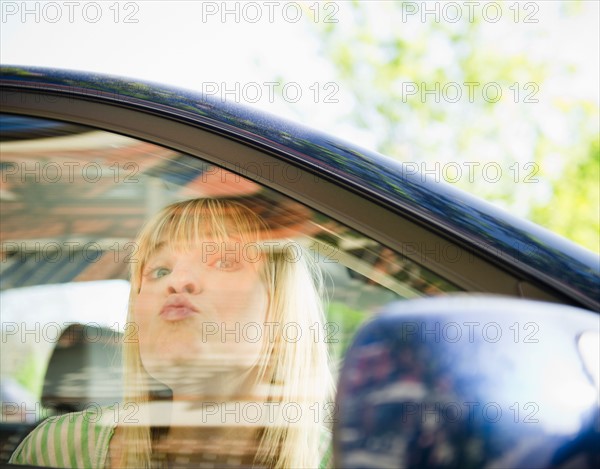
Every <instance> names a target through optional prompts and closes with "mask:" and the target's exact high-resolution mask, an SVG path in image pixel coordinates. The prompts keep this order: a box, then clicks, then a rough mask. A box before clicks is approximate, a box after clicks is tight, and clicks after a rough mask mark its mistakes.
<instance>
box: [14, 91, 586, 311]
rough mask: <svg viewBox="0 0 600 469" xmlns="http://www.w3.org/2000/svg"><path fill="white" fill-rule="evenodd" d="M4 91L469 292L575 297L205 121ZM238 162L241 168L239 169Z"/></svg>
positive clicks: (25, 110)
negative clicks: (273, 202)
mask: <svg viewBox="0 0 600 469" xmlns="http://www.w3.org/2000/svg"><path fill="white" fill-rule="evenodd" d="M2 92H3V95H2V103H3V108H2V112H4V113H8V114H18V115H25V116H31V117H39V118H46V119H55V120H59V121H64V122H70V123H75V124H81V125H87V126H90V127H94V128H97V129H100V130H105V131H108V132H113V133H116V134H121V135H125V136H127V137H132V138H137V139H139V140H142V141H145V142H149V143H152V144H156V145H161V146H163V147H166V148H169V149H172V150H174V151H178V152H182V153H186V154H188V155H190V156H194V157H197V158H200V159H202V160H203V161H206V162H209V163H212V164H215V165H217V166H220V167H222V168H224V169H227V170H228V171H231V172H233V173H236V174H240V175H241V176H243V177H246V178H248V179H250V180H252V181H255V182H257V183H259V184H262V185H264V186H265V187H268V188H269V189H272V190H275V191H277V192H279V193H281V194H283V195H285V196H287V197H290V198H292V199H294V200H296V201H298V202H300V203H303V204H305V205H307V206H309V207H310V208H312V209H315V210H317V211H319V212H321V213H323V214H325V215H327V216H329V217H331V218H332V219H334V220H337V221H339V222H340V223H342V224H344V225H347V226H349V227H350V228H352V229H354V230H356V231H358V232H361V233H363V234H364V235H365V236H368V237H370V238H372V239H373V240H375V241H377V242H379V243H381V244H382V245H384V246H386V247H389V248H390V249H392V250H394V251H396V252H398V253H401V254H402V255H404V256H405V257H407V258H408V259H410V260H412V261H414V262H415V263H417V264H419V265H421V266H423V267H425V268H426V269H429V270H431V271H432V272H434V273H435V274H437V275H439V276H440V277H442V278H444V279H446V280H448V281H449V282H451V283H453V284H455V285H456V286H458V287H459V288H461V289H463V290H465V291H467V292H483V293H492V294H500V295H509V296H515V297H524V298H531V299H538V300H545V301H551V302H560V303H567V304H573V303H574V300H573V299H571V298H569V297H567V296H565V295H564V294H562V293H559V292H557V291H556V290H555V289H553V288H552V287H550V286H549V285H546V284H544V283H542V282H541V281H540V279H537V278H534V277H533V276H529V275H527V274H525V273H524V272H521V271H517V270H516V269H514V268H511V267H510V266H509V265H508V264H506V263H505V264H503V265H500V263H501V261H502V259H498V258H494V257H492V256H490V255H488V256H485V255H484V254H483V253H482V252H481V250H477V249H475V246H468V244H467V243H466V242H465V241H464V240H461V239H459V238H458V236H457V237H456V238H454V239H453V238H452V237H451V236H452V233H447V232H444V233H442V232H441V230H439V229H438V228H436V227H434V226H428V225H426V224H425V223H423V221H417V220H415V219H413V218H411V217H410V216H409V215H407V214H404V213H397V212H395V211H393V210H391V209H389V208H388V207H383V206H381V205H378V204H377V203H376V201H374V200H373V199H372V198H371V197H369V195H368V194H358V193H356V192H355V191H353V190H349V189H348V188H347V187H344V186H343V185H342V183H343V181H339V180H338V181H335V182H334V181H332V180H330V179H325V174H319V175H317V174H315V173H314V172H312V171H310V170H309V169H308V168H306V167H302V166H300V165H293V166H294V167H295V171H296V173H297V174H299V175H300V177H299V180H300V181H301V184H299V183H293V182H290V181H288V180H286V178H285V176H284V174H283V173H282V172H277V171H274V172H272V173H271V174H269V177H264V175H263V174H262V172H260V171H256V170H255V168H256V169H258V168H261V167H262V168H268V167H271V166H272V165H282V164H284V165H292V163H290V162H289V161H284V160H283V159H282V158H280V157H279V158H278V155H277V154H276V153H275V152H274V151H267V150H265V149H263V148H258V146H252V145H250V144H248V143H247V142H241V141H240V140H239V139H235V138H234V137H232V136H231V135H225V134H224V133H223V132H219V131H217V130H215V129H211V128H210V127H209V126H208V125H206V126H204V127H201V126H200V124H199V123H197V122H195V123H191V122H186V121H184V119H183V118H181V117H179V116H172V115H168V113H167V112H165V114H164V115H161V114H158V113H156V112H152V111H150V110H148V111H145V110H142V109H134V108H132V107H130V106H127V105H126V104H127V103H124V102H118V101H116V102H109V101H107V100H103V101H100V100H98V99H97V98H93V97H89V96H78V95H75V94H71V95H66V96H65V95H60V94H56V93H53V92H51V91H45V90H40V89H35V90H29V89H7V90H2ZM240 168H244V172H243V173H240V171H239V170H240ZM349 207H351V209H349ZM398 233H402V236H398V235H397V234H398ZM407 240H418V243H414V244H413V245H411V249H410V251H409V250H407V249H406V244H405V243H406V241H407ZM447 245H450V246H451V247H452V248H453V249H454V250H456V253H457V257H458V258H459V259H469V261H468V262H453V261H452V259H450V258H448V257H446V256H443V255H442V256H440V255H435V256H432V255H430V254H431V253H430V252H429V253H428V251H427V249H428V248H431V247H432V246H447Z"/></svg>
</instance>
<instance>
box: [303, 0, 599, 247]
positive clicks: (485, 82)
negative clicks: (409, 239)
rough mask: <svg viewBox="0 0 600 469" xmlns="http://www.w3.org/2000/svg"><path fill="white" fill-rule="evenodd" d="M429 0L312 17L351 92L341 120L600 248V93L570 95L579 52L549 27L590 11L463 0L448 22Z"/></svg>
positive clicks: (440, 174)
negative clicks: (562, 44)
mask: <svg viewBox="0 0 600 469" xmlns="http://www.w3.org/2000/svg"><path fill="white" fill-rule="evenodd" d="M426 3H427V8H429V10H430V11H434V12H435V8H436V7H435V6H433V5H434V2H366V1H365V2H358V1H354V2H351V3H347V2H345V3H341V4H339V5H340V12H339V14H338V18H339V20H338V22H337V23H323V22H321V23H311V24H312V25H313V27H314V28H315V30H316V31H317V34H318V35H319V36H320V38H321V47H322V50H321V53H322V54H323V55H324V56H325V57H327V58H328V59H329V60H331V61H332V62H333V63H334V64H335V66H336V70H337V74H338V79H339V83H340V86H341V87H342V88H344V89H345V90H346V99H351V100H352V105H353V107H352V108H353V112H351V113H350V115H347V116H346V117H345V118H346V119H350V120H351V121H352V124H353V125H354V126H358V127H361V128H364V129H369V131H370V132H371V133H373V134H374V135H375V137H376V141H377V150H378V151H380V152H382V153H384V154H386V155H389V156H392V157H395V158H398V159H399V160H401V161H404V162H411V163H415V164H416V165H417V166H418V167H419V168H420V169H422V170H426V171H428V172H426V173H425V174H423V176H422V177H423V178H427V179H429V180H433V179H436V178H437V179H439V180H446V181H447V182H450V183H453V184H455V185H456V186H458V187H460V188H462V189H464V190H467V191H470V192H473V193H475V194H477V195H479V196H482V197H484V198H486V199H488V200H490V201H492V202H494V203H496V204H498V205H500V206H503V207H504V208H506V209H508V210H510V211H511V212H513V213H516V214H518V215H520V216H524V217H528V218H530V219H531V220H533V221H535V222H537V223H539V224H541V225H544V226H546V227H548V228H550V229H552V230H554V231H556V232H558V233H560V234H562V235H563V236H566V237H568V238H570V239H572V240H574V241H575V242H578V243H580V244H582V245H584V246H585V247H587V248H588V249H591V250H594V251H596V252H600V241H599V236H600V233H599V226H600V221H599V218H600V208H599V197H600V196H599V192H598V190H599V189H598V186H599V165H600V162H599V155H598V150H599V146H598V134H599V124H598V122H599V111H598V104H597V98H594V96H583V97H581V96H580V95H578V93H577V90H576V89H575V87H576V85H575V79H576V78H577V77H578V76H579V75H578V73H579V70H578V66H579V62H577V61H575V60H571V57H570V56H565V54H562V55H561V54H557V53H556V52H555V51H554V50H553V47H554V46H555V45H556V41H557V40H560V38H561V36H560V34H569V31H565V32H560V33H559V34H556V28H557V27H558V28H560V27H561V25H562V26H564V25H566V24H570V25H575V26H576V27H577V25H578V22H581V21H584V22H585V21H586V18H587V17H588V16H589V14H590V13H589V11H588V10H587V9H586V4H585V2H573V1H571V2H545V3H539V2H526V3H516V2H510V3H509V2H507V3H502V2H500V3H496V5H499V7H501V9H502V10H501V19H500V20H499V21H497V22H493V21H491V20H490V18H491V14H490V13H489V12H488V15H487V16H486V15H484V14H483V12H482V10H474V14H473V15H469V14H467V13H468V12H467V11H466V7H464V6H463V7H462V8H463V11H461V17H460V19H459V20H457V21H451V20H453V19H454V18H456V14H455V12H456V10H453V11H451V10H449V9H448V10H445V7H444V5H445V4H444V3H443V2H435V4H437V8H438V13H437V14H436V13H430V14H429V15H426V16H425V17H422V16H421V12H420V11H419V9H423V8H425V4H426ZM455 3H456V2H455ZM463 3H464V2H463ZM485 3H486V2H483V3H482V5H484V6H485ZM458 5H462V4H461V3H460V2H459V3H458ZM500 5H501V6H500ZM587 6H589V5H587ZM415 8H416V9H417V13H412V12H414V11H415ZM480 8H481V7H480ZM593 11H594V10H593ZM444 12H445V13H444ZM409 13H410V14H409ZM592 14H593V13H592ZM527 20H529V21H533V22H528V21H527ZM535 20H537V21H535ZM596 21H597V19H596ZM557 38H558V39H557ZM552 41H554V42H552ZM584 46H585V44H582V47H584Z"/></svg>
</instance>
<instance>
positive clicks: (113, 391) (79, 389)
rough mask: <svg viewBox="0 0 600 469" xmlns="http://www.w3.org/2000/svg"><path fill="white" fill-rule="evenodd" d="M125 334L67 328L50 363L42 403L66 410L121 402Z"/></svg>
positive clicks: (103, 329)
mask: <svg viewBox="0 0 600 469" xmlns="http://www.w3.org/2000/svg"><path fill="white" fill-rule="evenodd" d="M121 337H122V334H121V333H119V332H115V331H113V330H112V329H109V328H106V327H99V326H91V325H82V324H72V325H70V326H69V327H67V329H65V330H64V332H63V333H62V334H61V336H60V338H59V339H58V342H57V343H56V346H55V348H54V351H53V353H52V357H51V358H50V362H49V364H48V369H47V371H46V377H45V380H44V388H43V391H42V405H43V406H44V407H46V408H52V409H54V410H55V411H57V412H59V413H63V412H74V411H79V410H84V409H86V408H89V407H90V406H104V405H111V404H114V403H115V402H119V401H121V399H122V390H123V385H122V384H123V380H122V370H121V341H122V338H121Z"/></svg>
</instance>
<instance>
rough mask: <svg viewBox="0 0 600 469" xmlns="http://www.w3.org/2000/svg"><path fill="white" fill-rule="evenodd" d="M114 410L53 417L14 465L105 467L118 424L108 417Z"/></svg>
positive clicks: (30, 439)
mask: <svg viewBox="0 0 600 469" xmlns="http://www.w3.org/2000/svg"><path fill="white" fill-rule="evenodd" d="M109 411H110V408H101V407H98V408H96V409H94V411H90V410H84V411H81V412H73V413H69V414H64V415H59V416H53V417H49V418H47V419H46V420H44V421H43V422H42V423H40V424H39V425H38V426H37V427H36V428H35V429H34V430H33V431H32V432H31V433H30V434H29V435H27V437H25V439H24V440H23V441H22V442H21V444H20V445H19V446H18V447H17V449H16V450H15V451H14V453H13V454H12V456H11V458H10V461H9V462H10V463H13V464H32V465H35V466H48V467H66V468H69V467H73V468H78V467H90V468H102V467H104V464H105V462H106V456H107V453H108V446H109V443H110V439H111V437H112V435H113V433H114V429H115V426H116V423H117V422H116V421H115V422H113V421H112V419H110V418H107V415H106V414H107V412H109Z"/></svg>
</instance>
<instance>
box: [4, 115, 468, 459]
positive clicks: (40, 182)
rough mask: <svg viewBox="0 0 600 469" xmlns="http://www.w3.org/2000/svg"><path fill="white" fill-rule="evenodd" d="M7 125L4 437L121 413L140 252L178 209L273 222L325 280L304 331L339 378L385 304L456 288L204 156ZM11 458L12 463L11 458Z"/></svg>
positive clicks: (13, 120)
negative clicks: (150, 225) (231, 208)
mask: <svg viewBox="0 0 600 469" xmlns="http://www.w3.org/2000/svg"><path fill="white" fill-rule="evenodd" d="M1 124H2V141H1V148H0V150H1V151H0V154H1V156H0V169H1V182H0V184H1V185H0V195H1V197H0V211H1V215H2V223H1V225H0V226H1V227H0V233H1V243H2V259H1V262H0V274H1V276H0V290H1V293H0V295H1V308H2V315H1V318H2V344H1V345H2V350H1V354H0V356H1V360H2V367H1V371H2V396H1V399H2V424H3V425H4V427H5V428H8V427H6V426H7V425H11V424H18V425H22V426H25V427H27V428H29V429H31V428H32V427H33V426H35V424H36V422H38V421H39V420H40V419H42V418H44V417H47V416H48V415H53V414H60V413H64V412H72V411H78V410H84V409H90V408H96V407H104V406H111V405H115V406H116V405H118V401H119V400H120V399H121V394H122V387H123V383H122V376H121V375H120V372H119V369H120V367H121V358H120V356H121V355H120V347H121V344H122V342H123V340H126V339H127V336H128V334H129V333H130V331H129V330H128V324H127V321H126V315H127V307H128V295H129V281H130V277H129V269H130V267H131V262H132V260H133V259H135V256H136V254H137V252H136V251H137V249H138V246H137V245H136V243H135V242H134V241H135V239H136V235H137V233H138V232H139V231H140V228H141V227H142V225H143V224H144V222H145V221H147V220H148V219H149V218H150V217H151V216H153V215H154V214H156V213H157V212H158V211H159V210H160V209H162V208H163V207H165V206H166V205H168V204H171V203H174V202H177V201H183V200H187V199H195V198H208V199H217V200H228V201H231V200H233V201H237V202H241V203H243V204H244V205H245V206H247V207H250V208H251V209H252V210H253V211H254V212H255V213H257V214H258V215H259V217H260V218H261V219H262V220H263V221H264V222H265V223H266V224H267V225H268V227H269V233H270V235H269V236H270V239H268V240H266V244H268V243H269V242H271V243H273V245H274V246H275V245H277V246H278V247H277V249H282V246H283V248H285V249H286V251H285V252H286V253H287V254H286V255H287V256H294V255H305V256H310V261H311V263H314V264H315V265H316V266H317V267H318V269H319V270H320V272H321V274H322V278H323V288H322V291H321V297H322V301H323V303H324V312H325V321H324V323H323V324H319V325H317V324H315V327H313V328H309V330H307V331H304V332H305V334H310V336H311V337H310V338H311V340H313V341H315V342H322V343H325V344H327V347H328V349H329V353H330V355H331V368H332V370H333V372H334V376H335V373H336V371H337V368H338V367H339V365H340V363H341V360H342V359H343V355H344V351H345V350H346V348H347V346H348V344H349V341H350V340H351V338H352V336H353V334H354V333H355V331H356V330H357V328H358V326H359V325H360V324H361V323H363V322H364V321H366V320H367V319H368V318H369V317H371V316H372V315H373V314H376V313H377V311H378V309H379V308H380V307H382V306H383V305H385V304H387V303H389V302H391V301H394V300H398V299H408V298H415V297H420V296H427V295H438V294H443V293H446V292H452V291H456V290H457V287H455V286H454V285H453V284H451V283H450V282H448V281H446V280H445V279H443V278H441V277H440V276H438V275H436V274H435V273H433V272H431V271H430V270H428V269H426V268H424V267H422V266H420V265H418V264H416V263H415V262H413V261H411V260H409V259H407V258H406V257H403V256H402V255H400V254H399V253H396V252H394V251H392V250H391V249H389V248H387V247H385V246H382V245H381V244H379V243H378V242H376V241H374V240H372V239H370V238H369V237H367V236H364V235H362V234H361V233H360V232H358V231H356V230H353V229H351V228H349V227H347V226H344V225H343V224H341V223H339V222H337V221H336V220H334V219H332V218H330V217H328V216H325V215H323V214H322V213H319V212H317V211H315V210H313V209H311V208H310V207H307V206H305V205H302V204H300V203H298V202H296V201H294V200H292V199H290V198H288V197H286V196H284V195H282V194H280V193H277V192H275V191H273V190H271V189H268V188H267V187H264V186H262V185H260V184H258V183H256V182H254V181H251V180H249V179H246V178H244V177H242V176H241V175H238V174H235V173H233V172H230V171H228V170H225V169H222V168H220V167H218V166H216V165H213V164H210V163H208V162H205V161H203V160H201V159H198V158H195V157H191V156H188V155H185V154H181V153H179V152H176V151H173V150H171V149H168V148H164V147H161V146H157V145H154V144H151V143H147V142H143V141H139V140H136V139H132V138H129V137H125V136H122V135H118V134H114V133H109V132H105V131H102V130H97V129H92V128H88V127H84V126H79V125H74V124H68V123H63V122H58V121H52V120H45V119H38V118H31V117H23V116H13V115H1ZM407 241H411V240H407ZM264 243H265V240H263V244H264ZM296 245H297V246H299V247H300V248H301V250H295V246H296ZM243 255H250V254H248V253H242V256H243ZM219 266H224V267H223V268H224V269H228V268H230V267H229V266H230V264H229V263H227V262H225V263H224V264H219ZM152 275H155V274H154V273H153V274H152ZM156 275H157V276H161V275H163V273H162V271H160V272H159V273H158V274H156ZM236 333H237V334H239V333H240V332H239V331H237V332H236V331H234V332H233V334H236ZM242 336H243V334H242ZM242 339H243V337H242ZM73 357H77V359H76V360H75V359H74V358H73ZM115 409H116V407H115ZM121 417H122V416H121ZM326 423H331V422H326ZM11 428H13V430H10V431H13V433H12V434H11V435H13V436H14V435H17V434H18V431H17V430H15V428H16V427H14V426H13V427H11ZM3 431H4V430H3ZM7 431H8V430H7ZM10 431H9V433H10ZM19 431H21V433H23V432H24V430H23V429H22V428H21V430H19ZM14 439H16V440H18V438H16V437H15V438H14ZM7 441H8V440H7ZM2 451H3V452H2V459H3V460H4V461H5V460H6V459H7V458H8V456H10V452H11V451H12V449H11V448H10V447H8V449H6V448H3V450H2Z"/></svg>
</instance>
